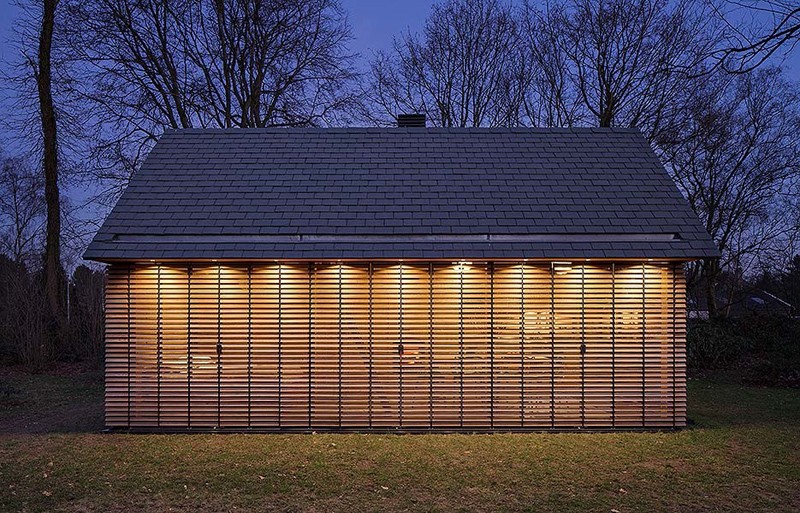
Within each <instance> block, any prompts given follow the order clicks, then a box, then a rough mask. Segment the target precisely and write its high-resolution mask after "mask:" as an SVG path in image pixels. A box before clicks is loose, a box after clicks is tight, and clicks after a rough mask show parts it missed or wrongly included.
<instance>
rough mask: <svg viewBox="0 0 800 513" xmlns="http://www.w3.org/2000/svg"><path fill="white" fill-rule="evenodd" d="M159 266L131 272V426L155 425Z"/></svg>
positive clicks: (136, 269)
mask: <svg viewBox="0 0 800 513" xmlns="http://www.w3.org/2000/svg"><path fill="white" fill-rule="evenodd" d="M158 272H159V268H158V266H155V265H151V266H143V267H134V268H132V270H131V275H130V284H131V290H130V294H131V308H130V321H131V325H130V329H131V342H130V343H131V353H132V354H131V370H130V372H131V385H130V396H131V397H130V399H131V404H130V409H131V415H130V417H131V420H130V423H131V425H132V426H150V425H154V424H156V425H157V424H158V420H159V418H158V417H159V415H158V412H159V404H158V374H159V372H158V367H159V364H158V361H159V350H160V347H159V345H160V343H159V341H160V337H159V329H160V319H159V318H158V312H159V309H158V301H159V290H158V284H159V280H158Z"/></svg>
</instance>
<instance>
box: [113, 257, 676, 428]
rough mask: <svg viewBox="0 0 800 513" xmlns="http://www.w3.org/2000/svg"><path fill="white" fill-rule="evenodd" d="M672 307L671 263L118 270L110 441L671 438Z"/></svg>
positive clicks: (153, 264)
mask: <svg viewBox="0 0 800 513" xmlns="http://www.w3.org/2000/svg"><path fill="white" fill-rule="evenodd" d="M684 297H685V293H684V276H683V268H682V265H681V264H680V263H653V262H616V263H614V262H594V261H591V262H587V261H583V262H479V261H467V260H462V261H455V262H451V261H446V262H327V263H320V262H315V263H308V262H275V263H264V262H258V263H252V264H247V263H235V264H234V263H218V262H216V263H210V262H205V263H197V264H174V263H158V262H147V263H142V264H132V265H113V266H111V268H110V270H109V282H108V289H107V302H106V319H107V325H106V329H107V337H106V338H107V342H106V348H107V349H106V358H107V361H106V373H107V376H106V424H107V425H108V426H109V427H118V428H129V429H136V428H137V427H139V428H163V429H176V430H184V429H199V430H204V429H221V430H224V429H231V430H244V429H253V430H264V431H271V430H292V429H296V430H325V429H336V430H339V429H353V430H396V429H399V430H412V431H413V430H452V429H467V430H525V429H531V430H546V429H606V428H631V429H636V428H671V427H680V426H683V425H685V382H684V378H683V376H684V374H685V351H684V345H685V344H684V340H685V334H684V333H685V313H684V303H683V301H684V299H683V298H684Z"/></svg>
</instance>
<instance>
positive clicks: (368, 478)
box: [0, 372, 800, 513]
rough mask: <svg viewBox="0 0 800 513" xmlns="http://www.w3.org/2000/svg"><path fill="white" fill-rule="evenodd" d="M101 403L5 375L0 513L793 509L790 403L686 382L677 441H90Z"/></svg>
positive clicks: (796, 469)
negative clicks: (688, 421) (685, 425)
mask: <svg viewBox="0 0 800 513" xmlns="http://www.w3.org/2000/svg"><path fill="white" fill-rule="evenodd" d="M101 391H102V387H101V385H100V383H99V382H98V381H97V380H96V379H94V380H92V379H89V378H88V377H86V376H84V375H79V376H63V377H59V376H29V375H24V374H21V373H17V372H6V373H5V374H0V511H3V512H5V511H9V512H10V511H79V512H82V511H103V512H105V511H110V512H115V511H187V512H195V511H197V512H206V511H287V512H289V511H291V512H294V511H347V512H348V513H355V512H360V511H376V512H384V511H442V512H450V511H581V512H583V511H600V512H615V511H618V512H621V513H624V512H629V511H642V512H651V511H690V512H693V511H725V512H727V511H800V391H798V390H787V389H759V388H745V387H741V386H737V385H731V384H723V383H714V382H710V381H692V382H691V383H690V395H689V398H690V416H691V417H692V419H693V420H694V421H695V425H694V426H693V427H692V428H690V429H687V430H684V431H681V432H678V433H645V434H641V433H640V434H636V433H628V434H502V435H405V436H404V435H397V436H396V435H390V436H387V435H286V436H284V435H106V434H99V433H96V432H92V431H91V430H92V429H96V428H97V425H98V423H99V422H100V420H99V419H100V409H99V407H98V405H99V402H100V401H101ZM70 431H71V432H70ZM37 432H38V433H37Z"/></svg>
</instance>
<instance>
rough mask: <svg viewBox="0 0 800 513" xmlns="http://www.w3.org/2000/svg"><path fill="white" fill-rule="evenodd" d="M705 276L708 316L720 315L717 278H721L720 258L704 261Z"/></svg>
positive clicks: (710, 317) (711, 317)
mask: <svg viewBox="0 0 800 513" xmlns="http://www.w3.org/2000/svg"><path fill="white" fill-rule="evenodd" d="M703 277H704V278H705V289H706V290H705V294H706V308H708V318H709V319H713V318H714V317H717V316H719V313H720V312H719V308H718V305H717V280H718V279H719V260H718V259H716V258H710V259H707V260H704V261H703Z"/></svg>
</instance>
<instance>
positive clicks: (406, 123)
mask: <svg viewBox="0 0 800 513" xmlns="http://www.w3.org/2000/svg"><path fill="white" fill-rule="evenodd" d="M425 126H426V125H425V114H399V115H398V116H397V128H425Z"/></svg>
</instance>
